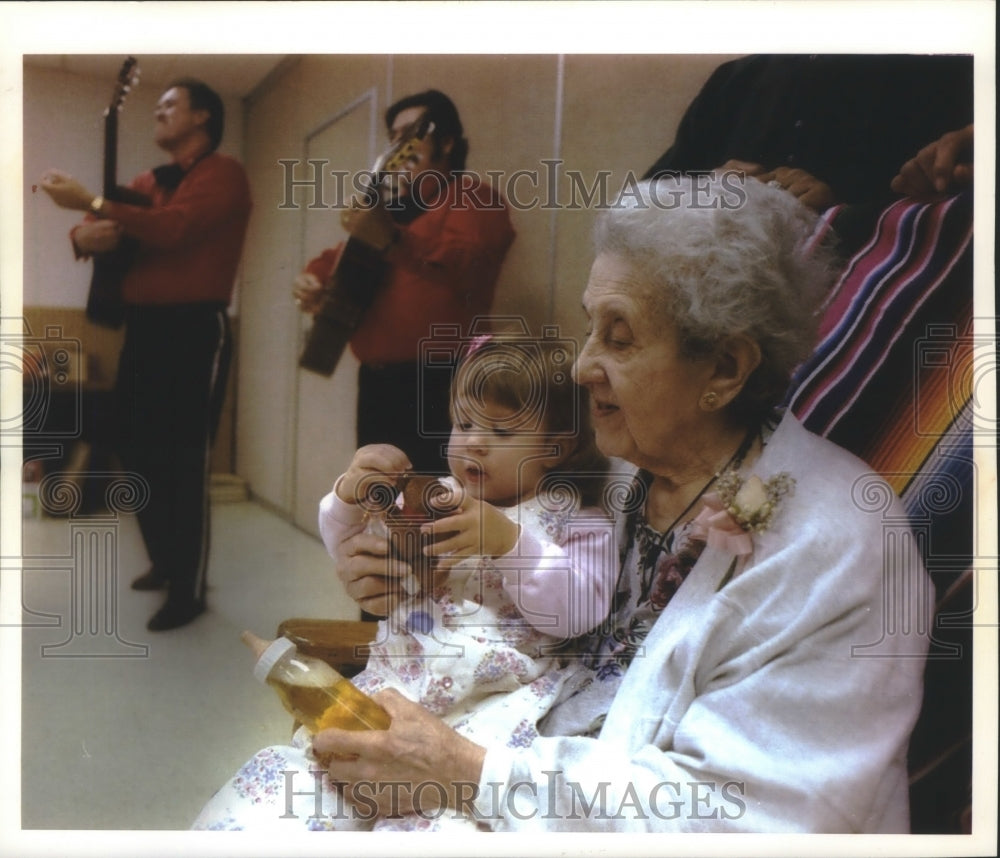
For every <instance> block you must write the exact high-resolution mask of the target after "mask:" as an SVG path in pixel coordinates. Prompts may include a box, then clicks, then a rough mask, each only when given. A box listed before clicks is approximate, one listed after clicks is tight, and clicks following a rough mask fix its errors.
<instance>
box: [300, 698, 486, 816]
mask: <svg viewBox="0 0 1000 858" xmlns="http://www.w3.org/2000/svg"><path fill="white" fill-rule="evenodd" d="M374 699H375V700H376V701H378V703H379V704H381V706H382V707H383V708H384V709H385V710H386V712H388V713H389V716H390V717H391V718H392V724H391V725H390V727H389V729H388V730H362V731H354V730H336V729H331V730H322V731H320V732H319V733H317V734H316V736H315V737H314V738H313V750H314V752H315V753H316V755H317V757H319V758H320V759H324V760H327V759H328V768H329V772H330V779H331V780H332V781H333V782H334V783H337V784H344V785H345V787H344V794H345V796H346V797H347V799H348V800H351V801H354V802H355V803H358V802H359V799H360V801H362V802H364V804H365V805H366V806H371V805H372V804H373V803H374V804H375V805H376V806H377V807H378V811H379V815H380V816H395V815H399V814H404V813H412V812H414V811H419V812H423V813H432V812H434V811H436V810H438V809H440V808H442V807H452V808H459V807H461V806H462V805H464V804H467V803H468V802H469V801H470V800H471V799H472V797H473V795H474V793H475V788H476V785H477V784H478V783H479V775H480V773H481V771H482V767H483V759H484V758H485V756H486V749H485V748H483V747H482V746H481V745H477V744H476V743H475V742H472V741H471V740H469V739H466V738H465V737H464V736H462V735H460V734H459V733H456V732H455V731H454V730H453V729H452V728H451V727H449V726H448V725H447V724H445V723H444V722H443V721H442V720H441V719H440V718H438V717H436V716H435V715H432V714H430V713H429V712H428V711H427V710H426V709H424V708H423V707H422V706H420V705H419V704H417V703H413V702H411V701H409V700H407V699H406V698H405V697H403V696H402V695H401V694H399V693H398V692H397V691H395V690H391V689H390V690H387V691H381V692H379V693H377V694H375V695H374Z"/></svg>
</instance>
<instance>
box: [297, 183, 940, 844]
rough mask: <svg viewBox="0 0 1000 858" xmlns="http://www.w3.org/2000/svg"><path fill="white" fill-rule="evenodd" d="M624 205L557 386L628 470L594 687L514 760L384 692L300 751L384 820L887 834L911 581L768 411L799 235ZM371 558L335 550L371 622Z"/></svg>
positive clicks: (815, 264) (829, 453)
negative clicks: (383, 718) (582, 396)
mask: <svg viewBox="0 0 1000 858" xmlns="http://www.w3.org/2000/svg"><path fill="white" fill-rule="evenodd" d="M631 190H632V193H631V194H630V195H626V196H623V198H622V199H621V200H620V202H619V204H617V205H616V206H615V207H614V208H612V209H611V210H609V211H607V212H604V213H602V215H601V217H600V220H599V223H598V224H597V228H596V260H595V262H594V265H593V269H592V271H591V275H590V280H589V282H588V284H587V287H586V289H585V291H584V293H583V308H584V311H585V313H586V316H587V319H588V331H587V339H586V343H585V345H584V346H583V348H582V350H581V352H580V354H579V358H578V361H577V363H576V366H575V377H576V379H577V381H578V382H579V383H580V384H581V385H583V386H584V387H586V388H587V390H588V391H589V393H590V397H591V401H592V415H593V418H594V425H595V431H596V437H597V442H598V446H599V447H600V449H601V450H602V452H604V453H605V454H607V455H609V456H613V457H618V458H620V459H622V460H624V461H625V462H626V463H629V464H630V465H631V466H633V467H634V469H635V473H634V476H633V477H632V478H631V479H632V482H631V489H630V490H629V491H628V492H627V493H624V497H623V499H622V502H621V503H620V507H621V508H620V509H619V510H618V527H619V530H618V533H619V536H620V542H619V548H620V573H619V577H618V584H617V592H616V597H615V599H614V602H613V605H612V612H611V615H610V617H609V618H608V621H607V623H606V624H605V626H604V627H603V628H602V629H600V630H599V632H598V633H593V634H591V636H590V637H589V638H588V639H586V640H583V641H577V642H576V643H575V648H574V650H573V652H572V653H568V655H577V656H581V657H583V658H584V659H585V660H586V663H587V664H588V665H589V666H590V667H591V668H592V670H591V671H588V672H587V673H586V678H585V680H584V681H582V682H579V683H577V685H576V686H575V687H574V688H573V689H572V690H571V692H569V693H566V694H565V699H564V700H563V701H562V702H561V703H560V704H559V705H558V706H557V707H556V708H555V709H554V710H553V711H552V712H551V713H550V715H549V716H548V719H547V721H546V722H544V723H543V725H542V727H543V735H542V737H541V738H538V739H536V740H535V741H534V742H533V743H532V745H531V746H530V747H529V748H521V749H512V748H509V747H502V746H500V745H494V746H490V747H483V746H481V745H478V744H475V743H473V742H471V741H469V740H468V739H466V738H464V737H461V736H459V735H457V734H456V733H454V732H453V731H452V730H451V729H450V728H448V727H446V726H445V725H444V724H443V723H442V722H440V721H438V720H437V719H436V718H434V717H433V716H431V715H429V714H428V713H426V712H425V711H424V710H423V709H422V708H421V707H419V706H417V705H416V704H412V703H410V702H408V701H406V700H405V699H403V698H402V697H401V696H399V695H397V694H395V693H393V692H384V693H382V694H381V695H379V701H380V702H381V703H382V705H383V706H385V708H386V709H387V710H388V711H389V713H390V715H391V716H392V719H393V721H392V726H391V727H390V728H389V729H388V730H387V731H379V732H368V733H348V732H344V731H338V730H331V731H325V732H321V733H319V734H318V735H317V736H316V737H315V739H314V743H313V747H314V749H315V750H316V752H317V753H319V754H321V755H324V759H327V757H326V756H325V755H334V754H335V755H336V756H335V757H329V772H330V775H331V778H332V779H333V780H334V781H338V782H342V783H344V784H346V787H345V792H346V794H347V795H348V797H351V796H353V797H354V798H355V799H358V800H362V799H363V800H364V801H366V802H369V803H370V802H376V803H377V804H378V807H379V809H380V811H381V812H382V813H386V814H389V813H393V812H396V811H399V810H402V811H407V810H410V809H412V808H413V807H414V806H416V807H417V809H418V811H419V812H421V813H423V814H426V815H428V816H435V815H442V816H443V815H447V814H448V813H450V812H451V811H452V810H454V809H460V810H462V811H464V812H466V813H473V814H475V815H476V816H477V818H478V819H480V820H481V824H482V826H483V827H488V828H492V829H494V830H503V831H525V830H552V831H555V830H606V831H630V830H636V831H643V830H656V831H676V832H683V831H721V832H738V831H756V832H786V831H806V832H906V831H908V801H907V772H906V753H907V744H908V739H909V735H910V731H911V729H912V727H913V724H914V722H915V720H916V717H917V714H918V710H919V707H920V701H921V682H922V671H923V661H924V657H925V655H926V648H927V643H928V634H929V632H928V629H929V626H930V611H931V605H932V598H931V592H930V583H929V581H928V579H927V576H926V575H925V573H924V571H923V568H922V567H921V566H920V563H919V561H918V560H917V559H916V552H915V551H908V550H907V546H906V545H905V544H901V543H900V541H899V540H898V539H897V538H896V536H897V535H898V534H897V533H893V534H890V533H888V532H887V529H886V525H885V523H886V522H892V521H896V522H899V521H902V520H904V519H905V517H904V513H903V510H902V509H901V507H899V506H898V503H897V501H896V500H895V499H894V498H893V497H892V496H891V492H890V490H889V488H888V487H887V486H886V485H885V484H884V483H882V482H881V481H880V480H878V478H877V477H875V475H873V474H872V473H871V470H870V469H869V468H868V467H866V466H865V465H864V463H862V462H861V461H859V460H857V459H855V458H854V457H853V456H851V455H850V454H848V453H846V452H845V451H843V450H841V449H839V448H837V447H835V446H833V445H831V444H830V443H828V442H826V441H824V440H822V439H820V438H818V437H816V436H814V435H811V434H809V433H808V432H806V431H805V430H804V429H803V428H802V427H801V425H800V424H799V423H797V422H796V420H795V419H794V418H793V417H792V416H791V415H790V414H783V415H782V414H781V413H780V412H778V411H777V410H776V407H775V406H776V405H777V404H778V403H779V402H780V401H781V397H782V393H783V391H784V388H785V386H786V385H787V383H788V380H789V376H790V374H791V371H792V369H793V368H794V367H795V366H796V364H797V363H798V362H799V361H801V360H802V359H803V357H805V356H806V355H807V354H808V352H809V350H810V348H811V345H812V334H813V323H814V321H815V314H816V309H817V306H818V303H819V301H820V299H821V297H822V295H823V293H824V291H825V289H826V288H827V287H828V285H829V284H830V282H831V269H830V268H829V267H828V266H827V265H826V264H825V263H824V261H823V254H822V253H821V252H820V250H819V249H818V248H816V247H815V246H814V243H813V242H812V240H811V236H812V234H813V230H814V227H815V221H814V218H813V216H812V215H811V214H810V213H809V212H808V211H807V210H806V209H805V208H804V207H801V206H800V205H799V204H798V203H797V202H796V201H795V200H794V199H793V198H792V196H791V195H789V194H787V193H784V192H783V191H781V190H780V189H777V188H773V187H768V186H766V185H764V184H762V183H760V182H757V181H755V180H752V179H751V180H747V182H746V184H743V183H742V182H739V181H735V180H734V176H732V175H724V176H722V177H720V178H719V179H718V180H717V181H716V180H713V181H711V182H708V181H707V180H706V179H705V177H700V178H698V179H696V180H695V181H694V183H691V182H690V181H686V180H663V181H661V182H658V183H656V184H653V185H644V186H641V187H640V188H638V189H636V188H632V189H631ZM873 498H877V499H878V500H879V503H877V504H876V503H873V502H872V499H873ZM875 506H877V507H878V508H877V509H874V508H873V507H875ZM903 541H904V542H905V539H904V540H903ZM911 547H912V546H911ZM384 555H385V546H384V544H380V543H379V542H378V541H377V540H375V539H374V538H373V537H370V536H365V535H362V536H360V537H357V538H355V539H353V540H350V541H348V542H345V543H344V544H343V545H342V546H341V550H340V563H339V564H338V570H339V574H340V575H341V577H342V579H343V580H344V582H345V584H346V586H347V589H348V592H349V593H350V594H351V595H352V597H354V598H355V599H356V600H357V601H358V602H359V603H360V604H361V605H363V606H364V607H365V608H366V609H368V610H370V611H383V612H384V611H385V610H386V605H387V601H386V600H387V593H388V592H389V591H390V590H391V586H390V585H391V583H392V576H394V575H395V574H397V573H399V572H400V571H401V570H400V569H399V568H398V567H397V566H395V565H392V564H388V563H387V561H386V558H385V556H384Z"/></svg>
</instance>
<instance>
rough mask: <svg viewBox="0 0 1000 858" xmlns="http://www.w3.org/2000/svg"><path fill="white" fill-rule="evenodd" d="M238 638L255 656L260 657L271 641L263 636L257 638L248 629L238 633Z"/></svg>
mask: <svg viewBox="0 0 1000 858" xmlns="http://www.w3.org/2000/svg"><path fill="white" fill-rule="evenodd" d="M240 640H241V641H243V643H245V644H246V645H247V646H248V647H250V650H251V651H252V652H253V654H254V657H255V658H260V657H261V656H262V655H263V654H264V650H266V649H267V648H268V647H269V646H270V645H271V641H266V640H264V638H259V637H257V635H255V634H254V633H253V632H251V631H250V630H249V629H248V630H247V631H245V632H243V634H241V635H240Z"/></svg>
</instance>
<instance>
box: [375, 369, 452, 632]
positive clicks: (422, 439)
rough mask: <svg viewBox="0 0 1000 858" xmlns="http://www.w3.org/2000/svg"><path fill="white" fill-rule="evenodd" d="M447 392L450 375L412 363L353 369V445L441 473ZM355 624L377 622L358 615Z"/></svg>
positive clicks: (444, 468)
mask: <svg viewBox="0 0 1000 858" xmlns="http://www.w3.org/2000/svg"><path fill="white" fill-rule="evenodd" d="M450 387H451V373H450V372H443V371H442V370H440V369H431V368H425V369H421V366H420V364H419V363H417V362H413V363H396V364H387V365H385V366H380V367H373V366H366V365H365V364H362V365H361V368H360V369H359V370H358V423H357V430H358V431H357V434H358V446H359V447H363V446H364V445H365V444H392V445H393V446H395V447H399V449H400V450H402V451H403V452H404V453H406V455H407V456H408V457H409V459H410V462H411V463H412V464H413V467H414V470H416V471H418V472H424V473H430V474H441V473H446V472H447V470H448V459H447V456H446V455H445V448H446V446H447V444H448V435H449V434H450V431H451V421H450V420H449V419H448V400H449V392H450ZM361 619H362V620H377V619H379V617H377V616H375V615H374V614H370V613H368V612H367V611H362V612H361Z"/></svg>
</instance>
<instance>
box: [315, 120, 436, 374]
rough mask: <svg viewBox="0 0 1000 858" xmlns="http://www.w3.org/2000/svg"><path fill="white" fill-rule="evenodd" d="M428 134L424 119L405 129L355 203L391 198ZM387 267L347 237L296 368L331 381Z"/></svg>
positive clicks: (370, 250) (429, 125) (380, 202)
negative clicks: (399, 172) (399, 177)
mask: <svg viewBox="0 0 1000 858" xmlns="http://www.w3.org/2000/svg"><path fill="white" fill-rule="evenodd" d="M433 130H434V123H433V122H431V121H430V120H429V119H427V118H426V116H424V117H421V118H420V119H418V120H417V121H416V122H414V123H413V124H412V125H410V126H409V127H407V128H406V130H405V131H404V132H403V134H401V135H400V139H399V141H397V142H396V143H395V144H393V145H392V146H391V147H390V148H389V149H388V150H387V151H386V152H384V153H383V154H382V155H381V156H380V157H379V158H378V160H377V161H376V162H375V166H373V167H372V169H371V170H370V171H369V172H368V173H367V174H366V176H365V178H366V179H367V182H366V186H365V187H364V188H363V189H362V196H361V200H362V201H363V203H364V205H366V206H368V207H371V206H375V205H383V204H384V202H385V199H386V198H387V197H388V198H391V196H392V180H393V173H394V172H395V171H397V170H398V169H399V167H400V166H402V165H403V164H404V163H405V162H406V161H407V160H408V159H409V158H411V157H412V156H413V152H414V149H415V148H416V146H417V144H418V143H419V142H420V141H422V140H423V139H424V138H425V137H426V136H427V135H428V134H430V133H431V132H432V131H433ZM386 269H387V265H386V262H385V259H384V258H383V256H382V252H381V251H378V250H375V249H374V248H372V247H371V246H369V245H367V244H365V243H364V242H363V241H360V240H358V239H355V238H353V237H351V236H349V237H348V238H347V241H346V242H345V244H344V247H343V250H342V252H341V254H340V258H339V259H338V260H337V265H336V267H335V268H334V271H333V274H331V275H330V277H329V279H328V280H327V282H326V283H325V284H324V286H323V299H322V300H323V302H322V304H321V305H320V309H319V311H318V312H317V313H316V315H315V317H314V318H313V325H312V329H311V330H310V331H309V335H308V337H307V339H306V345H305V348H304V349H303V351H302V356H301V357H300V358H299V366H301V367H302V368H303V369H308V370H311V371H312V372H316V373H319V374H321V375H326V376H329V375H332V374H333V371H334V369H336V367H337V363H338V362H339V361H340V357H341V355H342V354H343V353H344V348H345V347H346V346H347V343H348V341H349V340H350V339H351V336H352V335H353V334H354V332H355V331H356V330H357V328H358V325H359V324H361V319H362V317H363V316H364V314H365V312H366V311H367V310H368V308H369V307H371V305H372V302H373V301H374V300H375V295H376V293H377V291H378V288H379V286H380V285H381V283H382V281H383V279H384V277H385V273H386Z"/></svg>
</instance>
